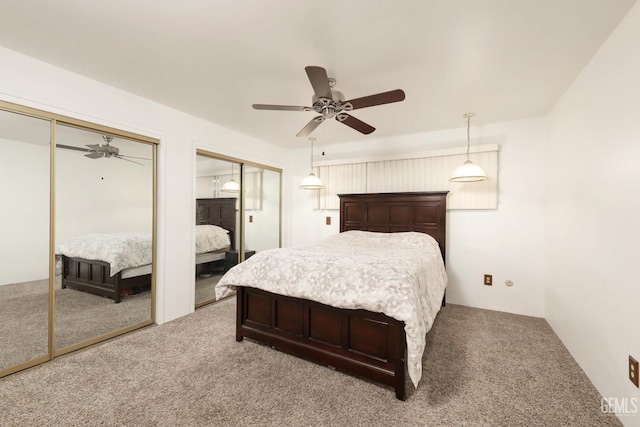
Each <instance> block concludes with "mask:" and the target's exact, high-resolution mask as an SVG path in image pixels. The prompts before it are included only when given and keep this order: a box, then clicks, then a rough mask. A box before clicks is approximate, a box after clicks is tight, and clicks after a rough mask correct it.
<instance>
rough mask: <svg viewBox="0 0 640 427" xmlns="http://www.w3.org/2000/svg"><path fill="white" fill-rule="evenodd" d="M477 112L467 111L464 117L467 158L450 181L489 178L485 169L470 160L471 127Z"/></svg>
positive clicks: (470, 180)
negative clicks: (472, 118) (465, 121)
mask: <svg viewBox="0 0 640 427" xmlns="http://www.w3.org/2000/svg"><path fill="white" fill-rule="evenodd" d="M475 115H476V114H475V113H466V114H464V115H463V116H462V117H464V118H465V119H467V160H466V161H465V162H464V163H463V164H462V166H459V167H458V168H456V170H455V171H454V172H453V175H452V176H451V178H449V181H452V182H475V181H484V180H485V179H487V174H486V173H484V170H482V168H481V167H480V166H478V165H476V164H474V163H473V162H472V161H471V160H469V147H470V146H471V138H470V137H469V136H470V135H469V134H470V129H471V117H473V116H475Z"/></svg>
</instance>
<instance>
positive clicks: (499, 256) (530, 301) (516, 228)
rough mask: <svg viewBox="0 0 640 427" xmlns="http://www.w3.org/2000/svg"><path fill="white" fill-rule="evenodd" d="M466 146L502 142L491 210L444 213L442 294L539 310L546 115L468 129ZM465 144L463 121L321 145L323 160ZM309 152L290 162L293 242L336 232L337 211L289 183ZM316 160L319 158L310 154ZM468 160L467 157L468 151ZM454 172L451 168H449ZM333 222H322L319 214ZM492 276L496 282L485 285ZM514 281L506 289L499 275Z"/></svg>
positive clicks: (302, 171) (477, 303)
mask: <svg viewBox="0 0 640 427" xmlns="http://www.w3.org/2000/svg"><path fill="white" fill-rule="evenodd" d="M471 140H472V144H500V146H501V152H500V155H499V163H500V171H499V183H498V198H499V205H498V209H497V210H486V211H467V210H465V211H462V210H461V211H449V213H448V218H447V220H448V223H447V227H448V228H447V234H448V237H447V271H448V277H449V286H448V288H447V300H448V301H449V302H451V303H456V304H464V305H469V306H474V307H481V308H488V309H493V310H501V311H507V312H512V313H519V314H526V315H531V316H544V302H543V298H544V277H545V241H544V229H545V228H544V225H545V224H544V221H545V191H546V174H545V172H544V169H545V167H544V161H545V159H546V156H547V154H546V150H547V121H546V119H544V118H538V119H529V120H521V121H515V122H508V123H498V124H494V125H488V126H481V127H474V128H473V130H472V138H471ZM465 144H466V127H465V128H462V127H461V128H460V129H453V130H448V131H441V132H431V133H426V134H419V135H410V136H405V137H398V138H393V139H371V140H369V139H368V140H366V141H365V142H353V143H348V144H340V145H336V146H333V145H327V146H325V147H322V146H320V149H319V150H318V152H321V151H322V149H323V148H324V151H325V152H326V159H327V160H335V159H346V158H357V157H366V156H377V155H383V154H397V153H411V152H417V151H426V150H436V149H442V148H451V147H461V146H464V145H465ZM308 156H309V151H308V149H306V150H304V149H300V150H297V151H296V152H295V154H294V155H293V157H292V160H291V164H292V166H291V168H290V170H291V178H292V180H293V182H294V187H296V188H294V190H293V194H292V196H291V200H292V221H291V224H292V225H291V227H292V232H291V234H292V244H293V245H303V244H308V243H313V242H315V241H317V240H319V239H321V238H324V237H327V236H329V235H331V234H335V233H337V232H338V231H339V225H340V224H339V215H338V212H337V211H314V210H313V209H312V198H313V197H314V193H313V191H309V190H300V189H298V188H297V186H296V185H295V184H297V183H298V182H299V181H301V180H302V178H303V177H304V176H305V175H307V174H308V171H309V160H308ZM319 159H321V156H317V157H316V160H319ZM472 160H473V156H472ZM452 173H453V171H452ZM326 216H331V217H332V221H331V222H332V224H331V225H325V217H326ZM485 273H486V274H492V275H493V280H494V285H493V286H492V287H488V286H484V285H483V275H484V274H485ZM507 279H510V280H513V282H514V283H515V285H514V286H513V287H506V286H505V284H504V282H505V280H507Z"/></svg>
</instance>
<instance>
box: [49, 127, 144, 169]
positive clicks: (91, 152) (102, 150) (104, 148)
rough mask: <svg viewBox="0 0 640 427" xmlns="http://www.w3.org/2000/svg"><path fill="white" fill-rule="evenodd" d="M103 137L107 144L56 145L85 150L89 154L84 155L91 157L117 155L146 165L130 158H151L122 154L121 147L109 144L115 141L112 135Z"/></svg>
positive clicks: (116, 156)
mask: <svg viewBox="0 0 640 427" xmlns="http://www.w3.org/2000/svg"><path fill="white" fill-rule="evenodd" d="M102 139H104V142H105V144H87V147H89V148H83V147H74V146H73V145H62V144H56V147H58V148H65V149H67V150H75V151H82V152H85V153H87V154H85V155H84V156H85V157H88V158H90V159H99V158H101V157H107V158H109V157H115V158H116V159H120V160H126V161H128V162H131V163H135V164H138V165H142V166H144V165H143V164H142V163H139V162H136V161H134V160H130V159H140V160H151V159H147V158H144V157H136V156H125V155H123V154H120V149H119V148H118V147H114V146H112V145H109V143H110V142H111V141H113V137H112V136H107V135H103V136H102Z"/></svg>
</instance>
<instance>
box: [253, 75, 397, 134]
mask: <svg viewBox="0 0 640 427" xmlns="http://www.w3.org/2000/svg"><path fill="white" fill-rule="evenodd" d="M304 69H305V70H306V72H307V76H308V77H309V80H310V81H311V86H313V90H314V92H315V94H314V95H313V98H312V100H311V104H312V107H299V106H295V105H268V104H253V108H255V109H256V110H278V111H315V112H316V113H319V114H321V116H317V117H314V118H313V119H311V121H310V122H309V123H307V125H306V126H305V127H304V128H302V130H301V131H300V132H298V134H297V135H296V136H301V137H304V136H308V135H309V134H310V133H311V132H313V131H314V130H315V128H317V127H318V126H320V123H322V122H323V121H325V120H326V119H332V118H334V117H335V119H336V120H337V121H339V122H340V123H343V124H345V125H347V126H349V127H350V128H353V129H355V130H357V131H358V132H361V133H363V134H365V135H368V134H370V133H371V132H373V131H374V130H376V128H374V127H373V126H370V125H368V124H366V123H365V122H363V121H361V120H358V119H356V118H355V117H353V116H351V115H349V114H347V113H346V112H347V111H352V110H357V109H358V108H366V107H373V106H375V105H382V104H390V103H392V102H398V101H403V100H404V91H403V90H402V89H396V90H392V91H389V92H383V93H378V94H376V95H370V96H365V97H362V98H356V99H351V100H349V101H345V98H344V95H343V94H342V92H340V91H338V90H335V89H334V88H333V87H334V86H335V84H336V81H335V79H330V78H328V77H327V70H325V69H324V68H322V67H316V66H308V67H305V68H304Z"/></svg>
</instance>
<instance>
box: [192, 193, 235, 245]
mask: <svg viewBox="0 0 640 427" xmlns="http://www.w3.org/2000/svg"><path fill="white" fill-rule="evenodd" d="M236 200H237V199H236V198H235V197H224V198H218V199H196V225H203V224H211V225H217V226H219V227H222V228H224V229H225V230H229V238H230V239H231V249H236V245H235V236H236Z"/></svg>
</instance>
